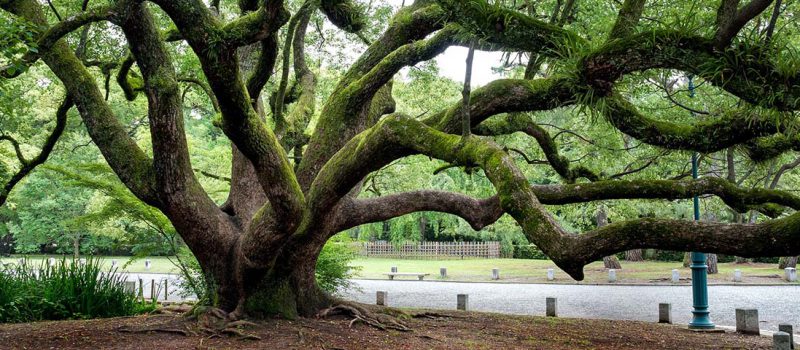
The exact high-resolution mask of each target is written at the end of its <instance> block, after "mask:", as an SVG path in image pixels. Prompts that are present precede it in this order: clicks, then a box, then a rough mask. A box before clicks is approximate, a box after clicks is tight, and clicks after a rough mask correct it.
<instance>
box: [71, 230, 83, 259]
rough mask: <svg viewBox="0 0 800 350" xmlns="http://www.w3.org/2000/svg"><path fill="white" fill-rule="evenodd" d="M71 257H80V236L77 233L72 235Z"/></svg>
mask: <svg viewBox="0 0 800 350" xmlns="http://www.w3.org/2000/svg"><path fill="white" fill-rule="evenodd" d="M72 256H73V257H75V259H78V258H80V257H81V234H80V233H78V232H76V233H75V234H73V235H72Z"/></svg>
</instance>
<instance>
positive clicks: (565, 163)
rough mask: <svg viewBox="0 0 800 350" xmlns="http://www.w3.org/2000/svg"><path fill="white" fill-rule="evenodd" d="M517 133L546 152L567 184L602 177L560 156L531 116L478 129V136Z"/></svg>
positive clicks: (486, 124) (511, 115)
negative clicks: (573, 164)
mask: <svg viewBox="0 0 800 350" xmlns="http://www.w3.org/2000/svg"><path fill="white" fill-rule="evenodd" d="M516 132H524V133H525V134H527V135H528V136H530V137H533V138H534V139H535V140H536V142H537V143H538V144H539V147H541V149H542V152H544V155H545V157H546V158H547V162H548V163H549V164H550V166H551V167H553V170H555V171H556V173H558V175H559V176H561V178H563V179H564V180H565V181H566V182H569V183H574V182H575V181H576V180H578V179H579V178H586V179H588V180H589V181H597V180H599V179H600V176H599V175H597V174H595V173H594V172H593V171H591V170H589V169H587V168H586V167H583V166H578V167H574V168H573V167H571V166H570V160H569V159H567V158H566V157H564V156H562V155H561V154H559V151H558V146H557V145H556V143H555V141H554V140H553V138H552V137H551V136H550V133H549V132H547V130H545V129H544V128H542V127H541V126H539V125H538V124H536V123H534V122H533V120H531V118H530V117H529V116H526V115H521V114H509V115H508V118H507V119H506V120H504V121H500V122H496V123H490V121H486V122H484V123H482V124H480V125H478V127H477V128H476V132H475V133H476V134H478V135H507V134H513V133H516Z"/></svg>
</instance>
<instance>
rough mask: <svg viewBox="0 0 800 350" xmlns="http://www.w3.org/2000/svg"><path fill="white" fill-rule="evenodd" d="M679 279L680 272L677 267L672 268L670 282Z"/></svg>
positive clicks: (678, 280)
mask: <svg viewBox="0 0 800 350" xmlns="http://www.w3.org/2000/svg"><path fill="white" fill-rule="evenodd" d="M680 281H681V273H680V271H678V269H674V270H672V283H678V282H680Z"/></svg>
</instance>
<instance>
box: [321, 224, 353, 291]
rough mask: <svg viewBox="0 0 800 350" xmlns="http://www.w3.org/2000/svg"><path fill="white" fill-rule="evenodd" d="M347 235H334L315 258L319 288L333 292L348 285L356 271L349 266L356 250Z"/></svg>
mask: <svg viewBox="0 0 800 350" xmlns="http://www.w3.org/2000/svg"><path fill="white" fill-rule="evenodd" d="M350 242H351V240H350V238H349V236H347V235H345V234H339V235H336V236H334V237H333V238H332V239H331V240H330V241H329V242H328V243H327V244H325V247H324V248H322V252H321V253H320V254H319V258H317V283H318V284H319V286H320V288H322V289H323V290H325V291H327V292H329V293H335V292H336V291H337V290H341V289H343V288H349V287H350V278H352V277H353V275H354V274H355V273H356V272H357V271H356V270H355V269H354V268H353V267H351V266H349V264H350V262H351V261H353V259H355V258H356V256H357V252H356V250H355V248H353V247H352V246H351V245H350V244H349V243H350Z"/></svg>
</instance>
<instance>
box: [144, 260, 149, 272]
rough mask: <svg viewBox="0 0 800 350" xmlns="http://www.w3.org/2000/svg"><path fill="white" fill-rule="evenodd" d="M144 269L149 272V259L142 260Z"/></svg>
mask: <svg viewBox="0 0 800 350" xmlns="http://www.w3.org/2000/svg"><path fill="white" fill-rule="evenodd" d="M144 269H145V270H150V259H144Z"/></svg>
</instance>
